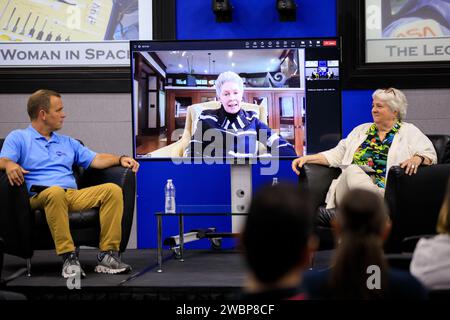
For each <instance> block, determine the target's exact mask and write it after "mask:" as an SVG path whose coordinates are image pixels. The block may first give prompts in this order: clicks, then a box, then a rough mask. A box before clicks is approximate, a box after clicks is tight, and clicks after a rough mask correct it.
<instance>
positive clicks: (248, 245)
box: [241, 183, 313, 285]
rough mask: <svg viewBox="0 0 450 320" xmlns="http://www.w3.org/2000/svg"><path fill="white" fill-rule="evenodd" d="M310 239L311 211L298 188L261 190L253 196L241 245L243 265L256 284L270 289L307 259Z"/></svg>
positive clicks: (287, 186) (307, 200)
mask: <svg viewBox="0 0 450 320" xmlns="http://www.w3.org/2000/svg"><path fill="white" fill-rule="evenodd" d="M312 235H313V211H312V208H311V204H310V201H309V198H308V196H307V194H306V193H305V192H301V191H300V190H299V189H298V186H294V185H291V184H286V183H280V184H277V185H275V186H265V187H263V188H261V189H260V190H259V192H257V193H256V195H255V196H254V198H253V200H252V203H251V205H250V209H249V213H248V217H247V220H246V224H245V227H244V230H243V233H242V235H241V244H242V245H243V249H244V254H245V257H246V260H247V264H248V266H249V267H250V269H251V271H252V272H253V274H254V276H255V277H256V279H258V281H260V282H262V283H264V284H266V285H272V284H274V283H276V282H277V280H279V279H280V278H281V277H282V276H284V275H285V274H286V273H287V272H289V271H290V270H292V268H294V267H295V266H297V265H299V264H300V263H302V261H305V259H308V257H307V256H306V255H308V251H307V245H308V241H309V240H310V237H311V236H312Z"/></svg>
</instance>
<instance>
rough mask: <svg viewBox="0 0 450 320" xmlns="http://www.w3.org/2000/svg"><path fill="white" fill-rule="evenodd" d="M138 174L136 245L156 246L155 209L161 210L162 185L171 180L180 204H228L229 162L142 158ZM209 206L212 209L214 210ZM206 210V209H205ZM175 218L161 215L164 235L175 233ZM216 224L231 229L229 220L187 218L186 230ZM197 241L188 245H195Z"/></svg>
mask: <svg viewBox="0 0 450 320" xmlns="http://www.w3.org/2000/svg"><path fill="white" fill-rule="evenodd" d="M140 165H141V166H140V168H139V171H138V175H137V204H136V205H137V232H138V237H137V239H138V248H155V247H156V244H157V242H156V241H157V240H156V237H157V233H156V217H155V215H154V214H155V212H157V211H163V210H164V186H165V184H166V181H167V179H172V180H173V183H174V185H175V189H176V203H177V208H178V207H179V206H186V205H196V206H198V207H200V206H203V208H204V206H213V205H230V203H231V191H230V167H229V165H205V164H181V165H176V164H174V163H172V162H171V161H167V162H164V161H141V162H140ZM216 209H217V208H216V207H211V210H216ZM208 211H209V210H208ZM177 224H178V222H177V220H176V218H175V217H171V218H164V221H163V231H164V236H170V235H176V234H178V229H177ZM211 226H219V227H221V228H223V229H226V230H224V231H230V230H231V229H230V228H231V219H229V218H228V219H226V218H223V217H208V218H207V219H203V218H202V217H199V218H186V220H185V232H187V231H189V230H191V229H194V228H208V227H211ZM197 245H198V244H197V243H195V244H194V245H192V246H191V245H189V246H188V248H189V247H195V246H197Z"/></svg>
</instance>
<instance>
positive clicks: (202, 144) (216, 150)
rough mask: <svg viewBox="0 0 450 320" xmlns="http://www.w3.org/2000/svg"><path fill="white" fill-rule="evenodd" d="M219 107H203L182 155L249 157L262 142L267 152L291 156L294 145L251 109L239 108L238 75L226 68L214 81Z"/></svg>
mask: <svg viewBox="0 0 450 320" xmlns="http://www.w3.org/2000/svg"><path fill="white" fill-rule="evenodd" d="M216 93H217V99H218V100H219V101H220V103H221V107H220V108H219V109H209V110H204V111H203V112H202V113H201V114H200V116H199V120H198V123H197V128H196V130H195V132H194V134H193V136H192V138H191V141H190V143H189V145H188V147H187V148H186V150H185V153H184V155H185V156H188V157H216V158H221V157H233V158H242V157H253V156H258V155H261V154H259V153H258V152H259V150H258V144H259V143H262V144H263V145H264V146H265V147H266V148H267V152H268V153H269V154H270V155H276V156H294V157H296V156H297V154H296V153H295V149H294V147H293V146H292V145H291V144H290V143H289V142H287V141H286V140H284V139H283V138H282V137H281V136H279V135H278V134H277V133H276V132H273V131H272V130H271V129H270V128H269V127H268V126H267V125H266V124H264V123H263V122H261V121H260V120H259V119H258V117H257V114H256V113H255V112H254V111H245V110H243V109H242V107H241V103H242V97H243V94H244V83H243V81H242V78H241V77H239V75H237V74H236V73H234V72H232V71H226V72H223V73H221V74H220V75H219V77H218V78H217V80H216Z"/></svg>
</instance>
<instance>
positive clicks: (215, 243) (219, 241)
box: [210, 238, 222, 250]
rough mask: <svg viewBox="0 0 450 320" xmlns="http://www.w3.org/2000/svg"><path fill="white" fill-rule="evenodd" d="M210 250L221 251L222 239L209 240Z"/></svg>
mask: <svg viewBox="0 0 450 320" xmlns="http://www.w3.org/2000/svg"><path fill="white" fill-rule="evenodd" d="M210 240H211V248H213V249H214V250H219V249H222V238H211V239H210Z"/></svg>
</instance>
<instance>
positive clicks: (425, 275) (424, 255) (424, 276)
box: [410, 180, 450, 290]
mask: <svg viewBox="0 0 450 320" xmlns="http://www.w3.org/2000/svg"><path fill="white" fill-rule="evenodd" d="M436 229H437V232H438V235H437V236H435V237H433V238H430V239H426V238H422V239H420V240H419V242H418V243H417V245H416V249H415V250H414V254H413V257H412V261H411V265H410V271H411V274H412V275H413V276H415V277H416V278H417V279H419V280H420V281H421V282H422V284H423V285H424V286H425V287H427V288H428V289H430V290H443V289H447V290H448V289H450V180H449V181H448V185H447V192H446V194H445V198H444V203H443V204H442V207H441V211H440V212H439V218H438V223H437V226H436Z"/></svg>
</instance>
